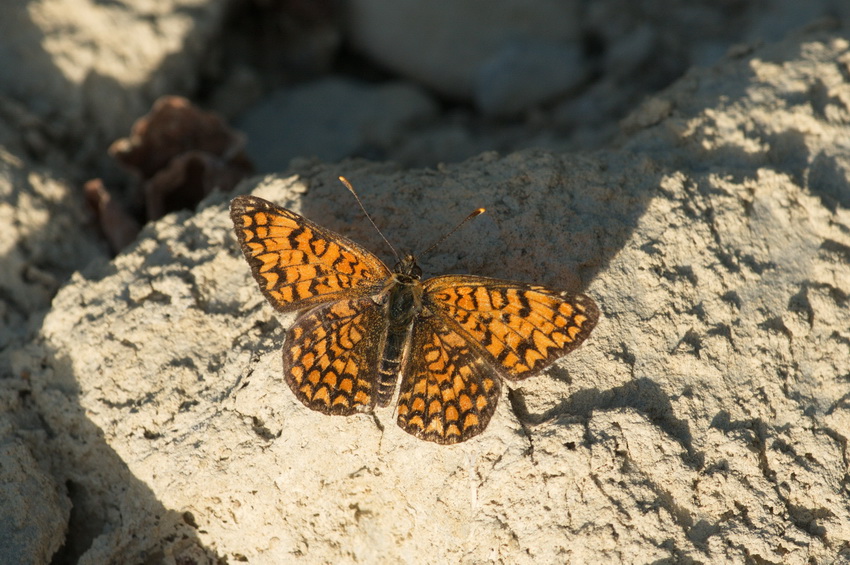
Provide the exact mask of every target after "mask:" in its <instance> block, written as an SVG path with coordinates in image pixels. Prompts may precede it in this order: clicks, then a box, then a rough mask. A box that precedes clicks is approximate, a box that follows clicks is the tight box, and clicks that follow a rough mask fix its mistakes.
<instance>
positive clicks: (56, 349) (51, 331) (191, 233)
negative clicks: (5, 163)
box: [11, 31, 850, 564]
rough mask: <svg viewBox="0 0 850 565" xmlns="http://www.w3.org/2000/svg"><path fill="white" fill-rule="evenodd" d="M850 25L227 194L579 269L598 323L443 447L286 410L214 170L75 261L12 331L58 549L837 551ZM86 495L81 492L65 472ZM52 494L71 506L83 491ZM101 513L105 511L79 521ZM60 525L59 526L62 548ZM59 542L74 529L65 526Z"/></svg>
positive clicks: (113, 557)
mask: <svg viewBox="0 0 850 565" xmlns="http://www.w3.org/2000/svg"><path fill="white" fill-rule="evenodd" d="M848 77H850V42H848V40H847V38H846V36H845V35H843V34H842V33H838V32H831V33H830V32H827V31H824V32H819V33H810V34H808V35H801V36H797V37H794V38H791V39H789V40H787V41H784V42H782V43H779V44H776V45H769V46H766V47H763V48H757V49H754V50H752V51H750V52H746V53H742V54H740V55H739V56H737V57H732V58H729V59H727V60H724V61H723V62H722V63H721V64H719V65H718V66H716V67H713V68H709V69H705V70H697V71H692V72H691V73H689V74H688V75H687V76H686V77H685V78H684V79H682V80H681V81H680V82H678V83H677V84H676V85H674V86H673V87H672V88H670V89H668V90H667V91H665V92H663V93H662V94H660V95H659V96H658V97H656V98H654V99H651V100H649V101H648V102H647V103H646V104H645V105H644V106H643V107H642V108H641V109H639V110H638V111H636V112H635V113H634V114H632V115H631V116H630V117H629V118H628V119H627V120H626V121H625V122H624V124H623V126H624V134H623V136H622V138H621V140H620V142H619V147H618V148H617V149H612V150H610V151H605V152H596V153H593V154H585V155H570V154H553V153H547V152H543V151H536V150H530V151H524V152H518V153H513V154H511V155H508V156H505V157H498V156H496V155H495V154H484V155H482V156H480V157H478V158H475V159H471V160H469V161H466V162H464V163H461V164H457V165H449V166H445V167H442V168H440V169H439V170H437V171H434V170H414V171H402V170H401V169H399V168H396V167H394V166H391V165H378V164H369V163H365V162H360V161H351V162H347V163H343V164H341V165H336V166H328V165H321V164H318V163H311V162H301V163H299V164H296V166H295V167H294V169H293V171H292V173H293V174H294V176H293V175H281V176H270V177H266V178H264V179H257V180H255V181H253V183H249V184H245V185H243V186H242V189H241V190H242V191H249V190H250V191H253V192H254V193H256V194H258V195H260V196H264V197H266V198H269V199H271V200H274V201H276V202H278V203H280V204H282V205H284V206H288V207H291V208H293V209H295V210H296V211H300V212H301V213H303V214H304V215H306V216H307V217H309V218H311V219H313V220H314V221H317V222H319V223H320V224H322V225H325V226H327V227H329V228H331V229H334V230H337V231H339V232H343V233H345V234H346V235H348V236H350V237H352V238H353V239H355V240H357V241H359V242H361V243H363V244H364V245H365V246H366V247H367V248H369V249H372V250H375V251H376V252H377V253H378V254H379V255H381V256H382V257H383V258H384V259H387V260H388V257H387V253H386V250H385V249H384V247H382V245H381V242H380V239H379V237H378V236H377V234H375V233H374V231H372V229H371V227H370V226H369V225H368V223H367V222H366V221H365V220H364V219H363V218H362V216H361V215H360V214H359V213H358V212H357V211H356V208H355V207H353V206H352V204H351V200H350V195H348V194H347V192H346V191H345V190H344V189H342V188H341V187H340V186H339V185H338V183H337V181H336V180H335V178H336V176H337V175H339V174H345V175H346V176H347V177H349V178H350V179H351V180H352V181H353V182H354V184H355V186H356V187H357V188H358V189H359V191H360V195H361V198H362V199H363V200H364V202H365V204H366V206H367V207H368V208H369V210H370V213H371V214H372V215H373V217H374V218H375V219H376V220H377V222H378V223H379V224H380V225H381V226H382V228H383V229H384V231H385V233H386V234H387V236H388V237H389V238H390V240H391V241H392V242H393V243H394V244H395V245H396V246H397V247H399V248H401V249H408V248H410V249H423V248H424V247H425V246H426V245H427V244H428V243H430V241H431V240H433V239H434V238H435V237H437V236H438V235H439V234H441V233H443V232H444V231H445V230H446V229H447V228H449V227H450V226H451V225H453V223H454V222H456V221H457V220H458V219H460V218H462V217H463V216H464V214H465V213H467V212H468V211H469V210H470V209H471V208H474V207H477V206H485V207H487V208H488V209H489V211H490V215H489V216H483V217H482V218H481V219H479V220H477V221H476V223H474V224H472V225H470V226H467V227H466V228H464V231H463V232H462V233H461V234H459V235H455V236H453V238H452V239H450V240H449V241H448V242H446V243H445V244H444V246H443V247H442V248H440V249H439V250H438V251H437V252H435V253H434V254H433V255H432V256H430V257H427V258H423V259H422V261H421V263H422V264H423V267H424V268H425V271H426V276H427V275H434V274H440V273H447V272H469V273H476V274H480V275H488V276H496V277H502V278H512V279H520V280H528V281H534V282H537V283H542V284H547V285H550V286H555V287H563V288H571V289H581V290H583V291H584V292H587V293H588V294H590V295H591V296H593V297H594V298H595V299H596V300H597V302H598V303H599V305H600V307H601V310H602V314H603V317H602V320H601V322H600V324H599V326H598V327H597V328H596V330H595V332H594V334H593V335H592V336H591V337H590V339H589V340H588V342H587V343H586V344H585V345H583V346H582V347H581V348H580V349H579V350H577V351H576V352H574V353H572V354H571V355H570V356H568V357H566V358H564V359H563V360H562V361H561V362H560V363H558V365H557V367H555V368H553V369H552V370H550V371H548V372H547V374H546V375H544V376H541V377H539V378H535V379H532V380H528V381H524V382H522V383H521V384H519V385H518V386H516V387H515V388H516V390H515V391H514V392H512V393H507V392H505V394H504V397H503V398H502V401H501V404H500V406H499V408H498V410H497V412H496V414H495V416H494V418H493V420H492V421H491V423H490V425H489V427H488V429H487V430H486V431H485V432H484V434H482V435H481V436H480V437H479V438H477V439H474V440H470V441H469V442H466V443H463V444H460V445H458V446H454V447H443V446H438V445H433V444H429V443H425V442H421V441H419V440H416V439H415V438H413V437H411V436H408V435H407V434H405V433H404V432H403V431H401V430H400V429H399V428H398V427H396V426H395V425H394V423H393V418H392V410H391V409H386V410H379V411H377V413H376V415H375V417H374V418H373V417H369V416H365V415H364V416H357V417H352V418H341V417H328V416H323V415H321V414H318V413H315V412H311V411H309V410H308V409H306V408H304V407H303V406H302V405H301V404H300V403H299V402H298V401H297V400H296V399H295V398H294V397H293V395H292V394H291V392H290V391H289V390H288V388H287V386H286V384H285V383H284V381H283V376H282V374H281V360H280V356H281V354H280V346H281V344H280V341H281V337H282V335H283V330H284V328H285V327H286V326H287V324H288V323H290V321H291V317H290V318H286V317H281V318H278V317H277V316H276V315H275V314H274V312H273V310H272V309H271V307H269V306H268V305H267V304H266V303H265V302H264V300H263V298H262V296H261V295H260V293H259V291H258V289H257V288H256V286H255V283H254V282H253V280H252V279H251V277H250V273H249V270H248V267H247V265H246V264H245V263H244V261H243V259H242V258H241V256H240V254H239V251H238V249H237V246H236V244H235V238H234V236H233V234H232V231H231V226H230V221H229V218H228V215H227V197H225V196H223V195H216V196H213V197H210V198H209V199H208V200H207V202H206V206H204V207H202V208H201V209H200V210H199V211H198V212H197V213H196V214H194V215H190V214H189V213H182V214H173V215H170V216H167V217H166V218H164V219H163V220H161V221H159V222H157V223H155V224H153V225H150V226H149V227H148V228H146V229H145V230H143V232H142V234H141V235H140V238H139V240H138V241H137V242H136V243H135V244H134V245H133V246H132V247H131V248H129V249H127V250H126V251H125V253H123V254H122V255H120V256H119V257H118V258H116V259H115V260H114V261H113V262H112V263H110V264H103V263H101V264H99V265H95V266H93V267H92V268H90V269H88V270H86V271H84V272H83V273H81V274H78V275H75V276H74V277H73V279H72V280H71V282H70V283H69V284H68V285H67V286H66V287H64V288H63V289H62V290H61V291H60V292H59V294H58V295H57V296H56V298H55V299H54V302H53V306H52V309H51V311H50V313H49V314H48V315H47V317H46V319H45V320H44V323H43V325H42V327H41V333H40V337H39V339H38V340H37V341H36V342H34V343H33V344H32V345H31V346H30V347H28V348H27V349H26V350H23V351H16V352H13V353H12V355H11V363H12V364H13V373H14V374H24V373H26V374H28V375H29V378H30V380H31V386H32V388H31V395H32V402H33V403H34V404H35V406H36V407H37V410H38V413H39V414H41V415H42V417H43V418H44V419H45V422H46V425H47V426H48V428H49V429H50V430H51V432H52V433H51V435H50V436H48V437H41V438H39V437H35V438H32V439H31V443H30V446H31V447H30V448H31V449H32V450H33V451H35V452H38V453H42V454H43V457H44V458H45V460H47V461H49V462H50V467H51V468H52V469H53V474H54V481H56V483H57V484H73V485H74V490H75V492H77V493H78V494H77V497H76V501H77V502H79V506H80V507H81V514H79V515H78V516H77V517H76V518H75V516H74V515H73V514H72V516H71V523H70V529H71V531H72V532H73V533H72V535H71V536H70V537H71V540H72V541H74V542H75V543H77V544H78V546H77V547H78V549H77V550H75V551H76V553H73V552H72V554H74V555H78V556H79V557H80V561H81V562H87V563H102V562H110V561H111V562H139V561H143V560H148V559H155V560H156V559H157V558H158V557H161V558H162V559H160V560H163V559H170V560H173V561H177V562H185V561H186V559H188V558H192V559H194V560H195V561H196V562H204V560H208V561H209V562H212V561H213V560H214V559H216V557H217V556H222V557H226V558H227V559H228V560H230V561H240V560H243V559H245V560H247V561H249V562H253V563H279V562H292V561H297V560H301V561H303V562H335V563H343V562H348V563H356V562H400V561H401V562H435V563H438V562H461V563H476V562H505V563H560V562H574V563H583V562H584V563H590V562H616V563H646V562H653V561H659V560H666V561H671V562H687V561H697V562H703V563H729V562H748V561H749V562H763V563H792V564H797V563H799V564H803V563H831V562H834V561H836V560H842V559H843V560H847V559H848V558H850V555H848V553H847V552H848V550H847V548H848V544H850V503H848V496H847V494H848V493H847V485H846V477H847V473H848V453H847V435H848V430H850V406H849V405H848V403H847V398H848V396H850V330H848V328H850V304H849V303H848V302H850V298H848V297H850V207H848V196H847V195H848V183H850V143H849V142H848V139H850V135H848V131H850V78H848ZM79 493H85V494H84V495H80V494H79ZM75 507H76V505H75ZM92 517H97V518H98V519H99V520H100V521H97V520H92V519H91V518H92ZM72 547H73V546H72ZM69 551H70V550H69Z"/></svg>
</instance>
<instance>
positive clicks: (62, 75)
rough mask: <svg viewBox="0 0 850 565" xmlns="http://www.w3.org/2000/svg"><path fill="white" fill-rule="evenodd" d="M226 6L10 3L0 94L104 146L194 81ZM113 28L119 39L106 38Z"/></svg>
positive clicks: (59, 0) (1, 29) (187, 0)
mask: <svg viewBox="0 0 850 565" xmlns="http://www.w3.org/2000/svg"><path fill="white" fill-rule="evenodd" d="M227 4H228V0H213V1H208V0H170V1H164V2H162V1H157V2H149V1H147V0H118V1H114V2H88V1H84V0H37V1H25V0H13V1H9V2H4V6H3V17H2V18H0V93H2V94H3V95H6V96H9V97H12V98H15V99H17V100H21V101H26V104H27V106H28V107H29V109H30V110H31V111H33V112H34V113H35V114H36V115H38V116H39V117H41V118H42V119H49V121H50V124H51V128H53V130H54V131H55V132H56V133H59V134H71V135H72V136H74V137H76V138H80V137H83V135H84V131H85V138H86V140H87V141H92V140H93V139H95V136H92V133H93V132H92V131H91V128H94V129H95V131H97V132H98V133H100V134H102V135H104V137H103V138H102V139H101V140H99V141H101V142H103V140H104V139H106V140H111V139H114V138H116V137H118V136H120V135H121V134H123V133H124V132H125V131H126V130H127V129H128V128H129V126H130V124H131V123H132V122H133V120H134V119H136V118H137V117H138V116H140V115H142V114H144V113H145V112H146V111H147V109H148V108H149V106H150V104H151V103H152V102H153V101H154V100H155V99H156V98H158V97H159V96H161V95H162V94H166V93H173V92H181V91H186V90H188V89H189V88H191V87H192V86H193V85H194V81H195V79H196V76H197V73H196V71H195V70H194V68H195V67H196V66H197V62H198V60H199V59H200V58H201V57H202V55H203V54H204V52H205V49H206V48H207V44H208V42H209V40H210V38H211V36H212V34H213V33H214V32H215V31H216V29H217V27H218V24H219V21H220V19H221V17H222V15H223V14H222V13H223V10H224V7H225V6H226V5H227ZM116 30H120V33H116Z"/></svg>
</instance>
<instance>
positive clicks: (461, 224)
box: [421, 208, 487, 257]
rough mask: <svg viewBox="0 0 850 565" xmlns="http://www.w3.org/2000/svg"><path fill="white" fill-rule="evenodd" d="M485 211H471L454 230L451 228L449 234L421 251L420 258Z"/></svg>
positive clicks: (483, 209)
mask: <svg viewBox="0 0 850 565" xmlns="http://www.w3.org/2000/svg"><path fill="white" fill-rule="evenodd" d="M486 211H487V209H486V208H478V209H477V210H474V211H472V212H471V213H470V214H469V215H468V216H467V217H465V218H464V219H463V221H461V222H460V223H459V224H458V225H456V226H455V227H454V228H452V229H451V230H450V231H449V232H447V233H446V234H444V235H443V236H442V237H440V238H439V239H438V240H437V241H435V242H434V243H432V244H431V245H429V246H428V248H427V249H426V250H425V251H423V252H422V255H421V256H422V257H424V256H425V255H427V254H428V253H430V252H431V251H433V250H434V248H436V247H437V246H438V245H440V244H441V243H443V242H444V241H446V240H447V239H448V238H449V236H450V235H452V234H453V233H454V232H456V231H457V230H459V229H460V228H462V227H463V225H464V224H465V223H466V222H468V221H469V220H471V219H473V218H475V217H477V216H480V215H481V214H483V213H484V212H486Z"/></svg>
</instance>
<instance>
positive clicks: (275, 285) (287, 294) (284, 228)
mask: <svg viewBox="0 0 850 565" xmlns="http://www.w3.org/2000/svg"><path fill="white" fill-rule="evenodd" d="M230 217H231V218H232V220H233V225H234V229H235V231H236V236H237V237H238V238H239V243H240V244H241V246H242V252H243V253H244V254H245V258H246V259H247V260H248V264H249V265H251V272H252V273H253V274H254V278H255V279H256V280H257V283H258V284H259V285H260V290H261V291H262V292H263V294H264V295H265V297H266V298H267V299H268V301H269V302H270V303H271V304H272V306H274V307H275V309H277V310H278V311H280V312H290V311H292V310H302V309H304V308H307V307H309V306H312V305H315V304H318V303H321V302H327V301H332V300H339V299H343V298H352V297H357V296H364V295H367V294H372V293H375V292H377V291H379V290H380V289H381V288H383V285H384V283H385V282H386V280H387V278H388V277H389V276H390V274H391V273H390V270H389V269H388V268H387V267H386V265H384V264H383V262H381V260H380V259H378V258H377V257H375V256H374V255H373V254H371V253H369V252H368V251H366V250H365V249H363V248H362V247H360V246H359V245H357V244H356V243H354V242H353V241H351V240H349V239H347V238H345V237H343V236H341V235H339V234H337V233H335V232H332V231H331V230H328V229H325V228H323V227H321V226H318V225H316V224H314V223H313V222H311V221H310V220H308V219H306V218H304V217H302V216H300V215H298V214H296V213H295V212H292V211H290V210H287V209H285V208H281V207H280V206H277V205H275V204H273V203H271V202H269V201H268V200H263V199H262V198H258V197H256V196H237V197H236V198H234V199H233V201H232V202H231V204H230Z"/></svg>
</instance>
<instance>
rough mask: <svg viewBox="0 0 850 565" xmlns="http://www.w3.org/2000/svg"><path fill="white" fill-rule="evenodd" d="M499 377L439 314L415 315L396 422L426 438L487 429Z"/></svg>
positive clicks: (442, 439)
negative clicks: (417, 316) (416, 316)
mask: <svg viewBox="0 0 850 565" xmlns="http://www.w3.org/2000/svg"><path fill="white" fill-rule="evenodd" d="M499 390H500V381H499V378H498V376H497V375H496V374H495V373H494V371H493V367H492V366H491V365H490V364H489V363H488V362H487V361H486V360H485V358H484V357H482V355H481V352H480V351H479V350H478V348H477V347H476V345H475V344H474V343H471V342H470V341H469V340H468V339H467V338H466V337H464V336H463V335H461V334H460V333H458V332H457V331H456V330H455V329H454V328H453V327H452V325H450V324H448V323H447V322H446V320H445V319H443V318H441V317H440V316H430V315H420V317H419V318H417V320H416V321H415V322H414V324H413V333H412V335H411V341H410V350H409V355H408V358H407V361H406V363H405V368H404V369H403V374H402V379H401V388H400V391H399V398H398V407H397V412H398V420H397V422H398V425H399V426H401V428H402V429H403V430H404V431H406V432H408V433H410V434H413V435H414V436H416V437H418V438H420V439H424V440H427V441H434V442H437V443H443V444H449V443H457V442H461V441H464V440H467V439H469V438H470V437H472V436H475V435H478V434H480V433H481V432H482V431H483V430H484V428H485V427H487V424H488V422H489V421H490V417H491V416H492V415H493V412H494V411H495V410H496V404H497V403H498V401H499Z"/></svg>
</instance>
